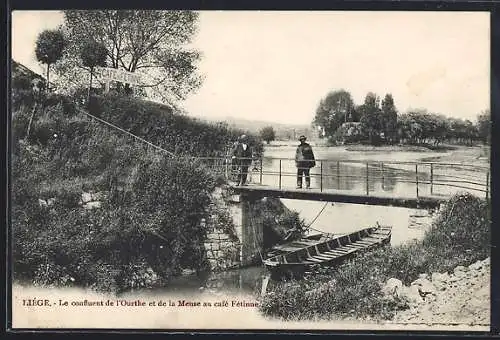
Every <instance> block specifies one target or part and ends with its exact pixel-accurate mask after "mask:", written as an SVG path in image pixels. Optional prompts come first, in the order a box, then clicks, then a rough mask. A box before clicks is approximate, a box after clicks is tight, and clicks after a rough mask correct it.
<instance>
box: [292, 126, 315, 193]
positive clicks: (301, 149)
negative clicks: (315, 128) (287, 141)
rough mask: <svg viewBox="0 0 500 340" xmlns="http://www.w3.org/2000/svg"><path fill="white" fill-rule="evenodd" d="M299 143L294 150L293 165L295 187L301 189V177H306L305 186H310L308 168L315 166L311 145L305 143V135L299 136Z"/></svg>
mask: <svg viewBox="0 0 500 340" xmlns="http://www.w3.org/2000/svg"><path fill="white" fill-rule="evenodd" d="M299 141H300V145H299V146H297V151H296V152H295V165H296V166H297V189H302V177H303V176H304V177H305V178H306V188H307V189H309V188H310V187H311V177H310V175H309V170H310V169H311V168H312V167H315V166H316V161H315V159H314V153H313V150H312V148H311V146H310V145H309V144H308V143H306V136H304V135H302V136H300V137H299Z"/></svg>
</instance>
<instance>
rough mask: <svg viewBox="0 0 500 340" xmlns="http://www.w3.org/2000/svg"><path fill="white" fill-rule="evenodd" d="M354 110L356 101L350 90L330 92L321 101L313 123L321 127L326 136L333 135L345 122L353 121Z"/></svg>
mask: <svg viewBox="0 0 500 340" xmlns="http://www.w3.org/2000/svg"><path fill="white" fill-rule="evenodd" d="M353 111H354V103H353V100H352V96H351V94H350V93H349V92H348V91H346V90H337V91H333V92H330V93H328V94H327V95H326V97H325V98H324V99H322V100H321V101H320V103H319V105H318V108H317V109H316V115H315V117H314V120H313V125H315V126H318V127H320V128H321V129H322V130H323V131H324V133H325V136H326V137H332V136H333V135H334V134H335V131H337V129H338V128H339V127H340V126H341V125H342V124H343V123H344V122H347V121H352V116H351V115H352V112H353Z"/></svg>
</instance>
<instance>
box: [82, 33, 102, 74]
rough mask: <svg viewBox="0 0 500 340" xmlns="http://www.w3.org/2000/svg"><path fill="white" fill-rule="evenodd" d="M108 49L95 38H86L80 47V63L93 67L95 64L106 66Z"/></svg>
mask: <svg viewBox="0 0 500 340" xmlns="http://www.w3.org/2000/svg"><path fill="white" fill-rule="evenodd" d="M107 56H108V50H107V49H106V46H104V45H103V44H101V43H98V42H97V41H95V40H88V41H86V42H84V43H83V44H82V46H81V47H80V58H81V59H82V65H83V66H86V67H89V68H90V69H93V68H94V67H96V66H106V58H107Z"/></svg>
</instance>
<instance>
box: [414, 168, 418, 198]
mask: <svg viewBox="0 0 500 340" xmlns="http://www.w3.org/2000/svg"><path fill="white" fill-rule="evenodd" d="M415 183H416V184H417V198H418V163H415Z"/></svg>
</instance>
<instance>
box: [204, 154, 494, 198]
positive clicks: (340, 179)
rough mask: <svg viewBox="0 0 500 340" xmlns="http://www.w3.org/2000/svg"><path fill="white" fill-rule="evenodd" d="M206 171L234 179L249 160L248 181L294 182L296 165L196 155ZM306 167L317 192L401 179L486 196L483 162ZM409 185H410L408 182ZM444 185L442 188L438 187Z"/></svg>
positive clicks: (429, 188)
mask: <svg viewBox="0 0 500 340" xmlns="http://www.w3.org/2000/svg"><path fill="white" fill-rule="evenodd" d="M198 159H199V160H200V161H201V162H202V163H204V164H205V166H207V167H208V168H209V169H210V170H211V171H213V172H214V173H217V174H219V175H221V176H223V177H224V178H226V179H227V180H236V176H237V173H238V171H239V170H238V164H239V163H241V162H242V161H247V163H249V162H251V163H250V165H249V167H248V169H247V170H246V171H245V173H246V174H247V177H250V178H249V181H250V182H252V183H254V184H255V183H256V184H260V185H267V186H274V187H278V188H279V189H289V188H294V187H295V185H296V179H297V168H296V166H295V159H293V158H274V157H262V158H257V159H256V158H253V159H238V160H236V162H235V161H234V160H232V159H231V158H227V157H203V158H198ZM315 161H316V166H315V167H313V168H311V170H310V178H311V188H312V189H316V190H319V191H320V192H323V191H328V190H331V189H336V190H361V189H362V190H363V192H364V194H366V195H370V193H374V192H376V191H380V190H382V191H389V192H390V191H392V190H394V189H395V187H396V185H397V184H406V187H405V190H406V192H407V193H408V190H411V191H413V192H414V194H415V195H416V197H419V196H422V195H426V194H430V195H431V196H432V195H449V194H451V193H452V191H453V190H455V191H456V190H457V189H461V190H466V191H471V192H475V193H480V194H482V195H484V196H485V197H487V198H488V197H490V195H491V190H490V180H491V179H490V170H489V168H488V167H485V166H478V165H472V164H462V163H441V162H409V161H367V160H330V159H316V160H315ZM409 186H411V187H412V189H411V188H410V187H409ZM443 191H445V193H443Z"/></svg>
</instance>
